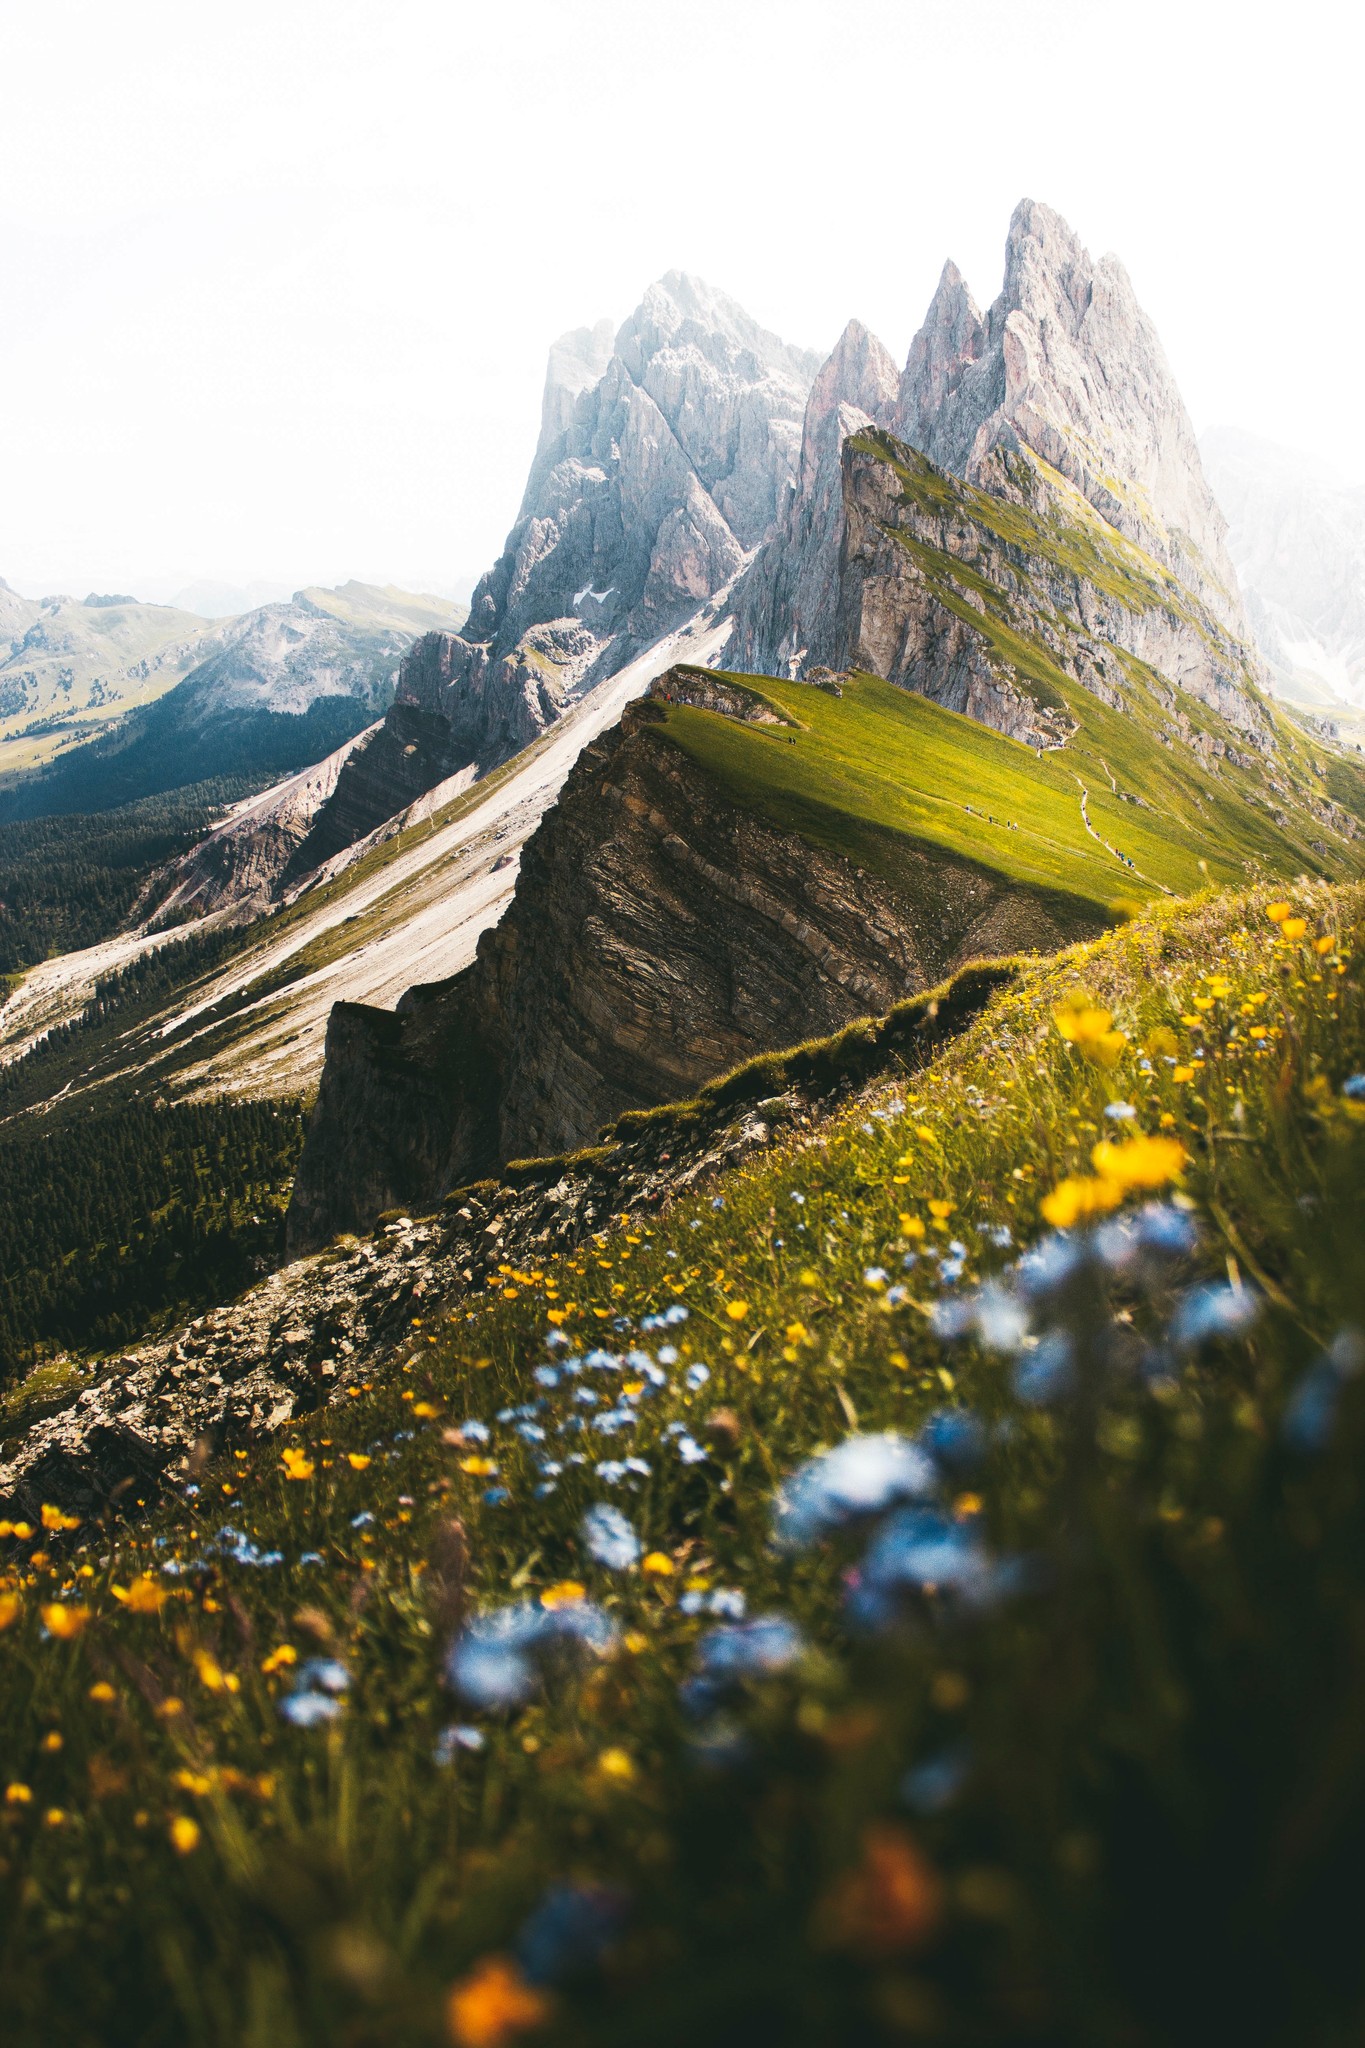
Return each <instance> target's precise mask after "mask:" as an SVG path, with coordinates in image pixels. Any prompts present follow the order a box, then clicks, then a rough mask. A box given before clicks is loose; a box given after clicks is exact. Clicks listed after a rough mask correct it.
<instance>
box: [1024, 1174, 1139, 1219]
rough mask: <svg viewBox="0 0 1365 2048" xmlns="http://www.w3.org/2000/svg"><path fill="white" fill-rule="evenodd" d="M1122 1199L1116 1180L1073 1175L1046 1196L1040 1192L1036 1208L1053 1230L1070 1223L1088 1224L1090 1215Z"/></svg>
mask: <svg viewBox="0 0 1365 2048" xmlns="http://www.w3.org/2000/svg"><path fill="white" fill-rule="evenodd" d="M1122 1200H1123V1189H1122V1188H1121V1187H1120V1186H1119V1184H1118V1182H1117V1181H1112V1180H1102V1179H1101V1180H1089V1179H1080V1178H1077V1177H1076V1176H1074V1175H1073V1176H1071V1177H1069V1178H1068V1179H1066V1180H1063V1181H1059V1182H1058V1183H1057V1185H1056V1187H1055V1188H1054V1189H1053V1190H1052V1193H1051V1194H1050V1195H1044V1196H1043V1199H1042V1201H1041V1203H1040V1204H1039V1207H1040V1208H1041V1210H1042V1212H1043V1218H1044V1220H1045V1221H1046V1222H1048V1223H1050V1224H1051V1225H1052V1226H1053V1228H1054V1230H1069V1229H1070V1228H1071V1226H1072V1224H1073V1223H1088V1222H1089V1221H1090V1218H1091V1217H1092V1216H1103V1215H1106V1214H1107V1213H1108V1211H1109V1210H1110V1209H1117V1207H1118V1205H1119V1203H1120V1202H1121V1201H1122Z"/></svg>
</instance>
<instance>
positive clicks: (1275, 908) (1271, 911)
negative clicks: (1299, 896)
mask: <svg viewBox="0 0 1365 2048" xmlns="http://www.w3.org/2000/svg"><path fill="white" fill-rule="evenodd" d="M1293 908H1294V906H1293V904H1292V903H1267V905H1266V907H1265V914H1266V916H1267V917H1268V918H1269V919H1270V922H1271V923H1272V924H1283V923H1284V921H1285V919H1286V918H1287V917H1288V916H1289V913H1290V911H1291V910H1292V909H1293Z"/></svg>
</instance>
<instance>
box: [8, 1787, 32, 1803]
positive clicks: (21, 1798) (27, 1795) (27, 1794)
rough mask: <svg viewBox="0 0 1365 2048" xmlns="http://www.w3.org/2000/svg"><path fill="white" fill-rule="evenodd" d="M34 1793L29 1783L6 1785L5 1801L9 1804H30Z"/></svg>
mask: <svg viewBox="0 0 1365 2048" xmlns="http://www.w3.org/2000/svg"><path fill="white" fill-rule="evenodd" d="M32 1800H33V1793H32V1791H31V1790H30V1788H29V1787H28V1786H27V1785H17V1784H16V1785H6V1787H5V1802H6V1804H7V1805H9V1806H29V1805H31V1804H32Z"/></svg>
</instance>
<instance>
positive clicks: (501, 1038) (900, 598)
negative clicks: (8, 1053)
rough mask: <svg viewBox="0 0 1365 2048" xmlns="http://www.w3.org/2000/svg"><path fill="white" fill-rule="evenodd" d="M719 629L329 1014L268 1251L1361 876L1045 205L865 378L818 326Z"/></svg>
mask: <svg viewBox="0 0 1365 2048" xmlns="http://www.w3.org/2000/svg"><path fill="white" fill-rule="evenodd" d="M992 364H994V369H992ZM1021 365H1022V368H1021V367H1020V366H1021ZM996 372H998V373H999V374H998V375H997V374H996ZM988 399H989V401H990V402H989V404H988V403H987V400H988ZM582 403H583V401H582V400H580V401H579V404H580V405H581V404H582ZM1087 408H1088V410H1087ZM973 421H975V424H974V425H972V422H973ZM887 422H894V424H895V426H896V428H897V431H896V432H894V433H893V432H892V431H891V430H890V427H889V426H888V424H887ZM969 426H971V431H970V433H968V431H967V430H968V427H969ZM907 428H909V429H913V431H914V433H915V435H916V436H917V438H918V441H919V442H920V443H921V444H925V443H927V444H928V445H929V448H931V449H937V450H938V451H939V456H940V457H943V456H948V455H951V456H952V458H953V461H954V463H955V465H956V467H954V468H948V467H946V466H945V465H944V462H943V461H942V460H941V459H937V458H935V456H934V455H933V454H931V453H929V452H926V449H925V448H924V447H923V446H914V445H911V444H910V442H909V441H908V440H907V439H905V438H902V436H904V435H905V433H906V432H907ZM1035 443H1036V444H1037V445H1035ZM1096 451H1100V452H1099V453H1098V454H1097V453H1096ZM1092 458H1093V459H1092ZM1120 460H1121V461H1122V462H1123V463H1125V464H1127V469H1126V470H1120V471H1119V472H1118V473H1115V470H1114V469H1113V468H1111V467H1110V466H1109V465H1110V464H1114V465H1117V464H1118V463H1119V462H1120ZM1059 464H1064V465H1065V466H1066V467H1065V470H1064V469H1063V468H1062V467H1059V466H1058V465H1059ZM478 603H479V599H478V598H477V597H476V609H477V606H478ZM732 608H733V612H734V621H735V622H734V627H733V631H732V633H731V636H730V640H729V643H728V647H727V649H726V653H725V655H724V657H723V659H724V665H725V668H726V669H727V670H729V671H731V673H730V674H729V675H728V676H727V675H725V674H718V673H716V672H707V671H703V670H698V669H695V668H690V669H688V668H675V669H674V670H673V671H671V672H670V673H669V674H667V675H665V676H663V677H661V678H659V679H657V680H656V681H655V682H654V683H653V684H651V687H650V691H649V699H648V701H647V702H646V703H645V704H644V705H641V706H636V707H634V708H632V709H628V710H627V712H626V715H625V717H624V718H623V720H622V723H621V725H620V726H619V728H618V729H617V730H616V731H615V732H614V733H611V734H608V735H605V736H604V737H603V738H602V739H601V740H600V741H598V742H596V743H595V744H594V745H593V746H591V747H590V748H588V749H587V750H586V751H585V752H584V754H583V755H582V757H581V758H580V760H579V761H578V763H577V765H576V766H575V768H574V770H573V772H572V773H571V775H570V776H569V779H568V781H567V782H566V784H565V786H564V790H563V793H562V795H561V797H560V800H559V803H558V805H557V806H556V808H555V809H554V810H553V811H552V812H550V813H549V814H548V815H547V816H546V818H545V820H544V822H543V824H542V825H541V827H540V829H539V831H538V832H537V833H536V834H535V836H534V837H533V838H532V839H531V841H530V843H529V844H528V846H527V848H526V851H525V853H524V855H523V858H522V865H521V873H520V876H519V879H518V883H517V889H516V894H515V897H514V899H513V903H512V907H511V909H510V911H509V912H508V913H507V915H506V917H505V918H504V920H503V921H502V923H501V924H500V925H499V926H498V927H497V929H495V930H489V931H487V932H486V933H485V934H484V936H483V938H482V939H481V940H480V942H479V948H478V957H477V960H476V961H475V963H474V964H473V965H471V966H470V967H469V968H468V969H466V970H464V972H462V973H461V974H460V975H458V976H456V977H455V978H453V979H452V980H450V981H448V982H445V983H442V984H437V985H434V986H433V985H426V986H418V987H414V988H412V989H410V990H409V991H408V993H407V994H406V995H405V996H404V998H403V999H402V1001H401V1002H400V1003H399V1005H398V1008H397V1011H396V1012H393V1013H390V1012H387V1011H386V1012H378V1011H376V1010H374V1009H371V1008H368V1007H365V1006H355V1005H349V1004H347V1005H339V1006H338V1008H337V1009H336V1010H335V1011H334V1012H333V1014H332V1019H331V1023H330V1025H329V1032H328V1049H327V1059H326V1063H325V1065H324V1070H323V1076H322V1082H321V1086H320V1090H319V1095H318V1101H317V1106H316V1109H315V1111H314V1115H313V1119H312V1122H311V1125H310V1128H309V1135H308V1138H307V1141H306V1145H305V1149H304V1153H303V1157H302V1159H301V1161H300V1165H299V1170H298V1175H297V1178H296V1182H295V1190H294V1198H293V1204H292V1208H291V1214H290V1237H291V1243H292V1244H294V1245H295V1246H296V1247H307V1246H311V1245H316V1244H318V1243H319V1242H321V1241H323V1240H324V1239H325V1238H326V1237H327V1236H329V1235H330V1234H332V1233H333V1232H334V1231H336V1230H337V1229H340V1228H352V1227H355V1226H356V1225H357V1224H360V1223H363V1222H365V1221H367V1220H368V1219H369V1218H371V1217H372V1216H373V1215H374V1214H375V1213H376V1211H377V1210H379V1209H383V1208H386V1207H389V1206H392V1205H394V1204H398V1205H402V1206H405V1207H414V1208H415V1207H421V1206H429V1205H430V1204H431V1202H432V1201H434V1200H435V1199H436V1198H437V1197H438V1196H439V1195H441V1194H443V1193H444V1192H445V1191H446V1190H447V1189H449V1188H452V1187H455V1186H458V1185H460V1184H461V1183H463V1182H465V1181H470V1180H473V1179H476V1178H479V1177H481V1176H483V1175H485V1174H487V1173H488V1172H490V1171H492V1170H494V1169H495V1168H496V1167H497V1166H499V1165H500V1164H501V1163H503V1162H505V1161H506V1160H507V1159H508V1158H509V1157H510V1156H512V1155H514V1154H517V1153H527V1152H537V1151H538V1152H548V1151H554V1150H568V1149H571V1148H572V1147H573V1146H575V1145H581V1144H583V1143H584V1142H586V1141H588V1140H590V1139H591V1138H592V1137H593V1135H594V1133H595V1132H596V1130H597V1128H598V1127H599V1126H600V1125H601V1123H602V1122H603V1121H604V1120H606V1119H607V1118H609V1117H612V1116H615V1115H618V1114H620V1113H621V1112H623V1111H625V1110H629V1109H632V1108H640V1107H644V1106H645V1105H646V1104H648V1103H650V1102H652V1101H656V1100H659V1099H672V1098H674V1097H676V1096H678V1095H680V1094H683V1093H685V1092H687V1091H688V1090H690V1089H693V1088H695V1087H696V1086H697V1085H698V1083H699V1082H700V1081H702V1080H704V1079H706V1078H707V1077H708V1076H709V1075H712V1074H714V1073H716V1072H717V1071H720V1070H722V1069H723V1068H724V1067H726V1066H727V1065H730V1064H733V1063H734V1062H735V1061H736V1060H738V1059H741V1058H743V1057H746V1056H752V1055H753V1054H755V1053H758V1052H761V1051H763V1050H764V1049H766V1048H768V1047H771V1046H776V1045H779V1044H782V1043H784V1042H786V1041H787V1040H789V1039H790V1038H791V1037H792V1036H793V1035H795V1034H796V1033H797V1032H798V1031H799V1030H801V1029H802V1023H801V1020H802V1019H803V1018H804V1019H807V1020H808V1026H809V1028H819V1029H826V1030H827V1029H831V1028H834V1027H835V1026H837V1025H839V1024H842V1023H849V1022H851V1021H852V1020H854V1019H855V1018H857V1017H858V1016H860V1015H862V1014H864V1013H865V1012H867V1011H868V1010H869V1009H871V1008H875V1007H884V1006H885V1005H886V1004H887V1003H889V1002H893V1001H895V1000H898V999H902V998H905V997H908V996H910V995H913V994H914V993H915V992H916V991H917V990H920V989H922V988H924V987H925V986H926V985H927V984H928V983H929V982H931V981H932V980H933V979H935V978H936V977H937V976H938V975H941V974H942V973H944V972H946V971H948V970H949V969H951V968H952V967H953V966H954V965H956V964H959V963H960V962H962V961H963V960H965V959H968V958H970V957H973V956H974V955H979V954H980V953H982V952H984V951H1005V950H1014V949H1020V948H1022V949H1029V950H1031V949H1039V948H1041V949H1043V950H1053V949H1055V948H1056V947H1057V946H1058V945H1060V944H1062V943H1063V942H1064V940H1065V938H1066V937H1068V936H1078V935H1081V934H1084V933H1087V932H1093V931H1096V930H1098V929H1099V928H1100V927H1101V926H1102V925H1103V924H1104V923H1106V922H1108V921H1111V920H1112V919H1113V918H1114V917H1115V916H1116V915H1121V914H1123V905H1124V903H1125V901H1127V902H1132V901H1135V900H1136V901H1141V900H1143V899H1146V898H1150V897H1152V896H1153V895H1156V894H1160V893H1165V894H1177V893H1180V894H1184V893H1188V892H1189V891H1190V890H1192V889H1196V888H1198V887H1199V886H1200V880H1201V876H1203V875H1208V876H1211V877H1213V878H1216V879H1222V880H1234V879H1240V878H1242V877H1244V876H1246V875H1248V874H1252V875H1255V874H1259V873H1264V872H1269V873H1279V874H1299V873H1305V872H1308V873H1317V874H1319V875H1323V876H1332V877H1340V876H1344V875H1350V874H1354V873H1356V872H1358V871H1359V869H1360V866H1361V862H1362V851H1361V841H1362V833H1361V824H1362V822H1363V821H1365V778H1362V777H1361V775H1360V773H1359V772H1358V770H1357V769H1356V768H1355V767H1354V765H1353V764H1351V763H1349V762H1348V761H1346V760H1345V759H1344V758H1343V757H1341V756H1340V755H1338V754H1337V753H1336V752H1335V751H1334V750H1330V749H1327V750H1324V751H1323V752H1322V753H1319V752H1318V751H1317V750H1310V749H1309V748H1308V747H1307V746H1306V745H1305V744H1304V741H1303V738H1302V736H1301V735H1300V734H1299V733H1297V732H1296V730H1295V729H1294V728H1293V727H1292V726H1290V725H1289V724H1288V723H1287V722H1286V721H1285V720H1283V719H1282V718H1280V717H1279V716H1278V715H1277V713H1276V711H1275V708H1274V705H1273V703H1272V702H1271V701H1270V700H1269V699H1268V698H1267V696H1266V694H1265V692H1264V690H1263V688H1262V676H1261V672H1260V669H1259V664H1258V661H1257V658H1256V655H1255V653H1254V650H1253V649H1252V648H1251V647H1250V646H1249V644H1248V643H1247V641H1246V640H1245V639H1244V638H1243V637H1242V633H1241V632H1240V631H1239V630H1238V622H1239V621H1240V609H1239V605H1238V600H1237V598H1236V595H1235V590H1234V585H1233V579H1232V572H1231V570H1230V568H1229V566H1228V565H1227V561H1226V554H1225V550H1224V545H1223V528H1222V523H1221V517H1220V515H1219V513H1218V511H1217V508H1216V506H1215V505H1214V502H1213V500H1212V497H1211V495H1210V493H1209V490H1208V486H1207V484H1206V482H1205V480H1204V477H1203V473H1202V470H1201V469H1200V467H1199V458H1198V451H1197V448H1196V446H1195V442H1194V438H1193V434H1192V433H1191V431H1190V429H1189V423H1188V419H1187V417H1186V415H1185V412H1184V408H1183V406H1182V405H1181V402H1180V399H1179V394H1178V392H1176V390H1175V387H1174V384H1173V383H1172V381H1171V378H1170V372H1169V369H1168V368H1167V366H1166V363H1165V358H1164V356H1163V355H1162V353H1161V350H1160V345H1159V343H1158V342H1157V339H1156V337H1155V334H1154V333H1153V331H1152V330H1151V327H1150V323H1148V322H1147V321H1146V318H1145V316H1144V315H1142V314H1141V311H1140V309H1138V308H1137V307H1136V304H1135V302H1134V301H1133V299H1132V294H1131V288H1129V287H1128V286H1127V283H1126V279H1125V278H1124V276H1123V273H1122V271H1121V269H1120V268H1119V266H1117V265H1116V264H1115V263H1114V262H1113V261H1112V259H1106V260H1105V262H1104V263H1102V264H1100V265H1091V264H1090V260H1089V258H1088V257H1086V256H1085V252H1084V251H1083V250H1081V249H1080V246H1079V244H1078V243H1077V242H1076V241H1075V238H1074V237H1073V236H1072V235H1071V233H1070V230H1069V229H1067V228H1066V227H1065V224H1064V223H1062V222H1060V221H1059V220H1058V219H1057V217H1056V216H1055V215H1053V214H1051V213H1049V212H1048V210H1047V209H1045V208H1040V207H1037V206H1034V205H1032V204H1031V203H1029V202H1025V203H1024V204H1023V205H1022V206H1021V207H1020V208H1019V209H1017V211H1016V213H1015V216H1014V219H1013V221H1012V223H1011V228H1010V237H1009V243H1008V249H1007V272H1006V287H1005V291H1004V293H1002V297H1001V300H1000V301H997V305H996V306H995V307H994V308H992V310H991V313H990V314H989V315H988V316H986V318H985V319H984V320H983V319H981V318H980V317H979V316H977V315H976V314H975V312H974V310H973V309H972V307H971V302H970V300H969V298H968V297H967V296H966V295H965V288H964V287H962V286H961V281H960V279H956V277H955V274H951V275H948V277H947V283H946V286H945V285H944V284H941V285H940V288H939V291H938V293H937V294H936V297H935V302H934V304H933V305H932V306H931V308H930V312H929V315H928V318H927V320H926V322H925V325H924V327H923V328H922V329H921V331H920V333H919V335H917V336H916V339H915V342H914V343H913V344H912V347H911V351H910V358H909V362H908V364H907V367H906V370H905V372H904V373H903V374H902V376H901V377H900V378H899V379H897V377H896V375H895V371H894V366H893V364H892V363H891V361H890V358H889V357H888V356H887V354H886V352H885V350H884V349H882V348H881V346H880V344H879V343H877V342H876V341H875V338H874V337H872V336H871V335H870V334H868V333H867V332H866V330H865V329H863V328H862V327H861V326H859V325H858V324H857V323H856V322H855V323H852V324H851V325H850V326H849V327H848V328H847V329H846V330H845V333H844V335H843V336H842V337H841V339H840V342H839V343H838V345H837V347H836V349H835V351H834V353H833V355H832V356H831V357H830V359H829V361H828V362H827V363H826V364H824V365H823V366H822V367H821V369H820V371H819V372H818V374H817V375H816V376H815V378H814V379H813V380H812V384H811V389H810V393H809V397H808V402H807V406H806V411H805V416H804V421H803V428H802V440H801V449H800V457H799V461H797V462H794V463H793V465H792V475H791V478H790V481H789V483H788V484H787V486H786V488H785V491H784V493H783V495H782V497H781V498H780V499H779V500H778V502H777V507H776V518H775V521H774V525H773V528H772V531H771V532H770V535H769V537H768V539H767V541H766V542H765V544H764V545H763V547H762V548H761V549H760V550H759V552H758V554H757V557H756V559H755V560H753V562H752V563H751V565H750V566H749V568H748V569H747V572H746V573H745V574H744V575H743V576H742V578H741V580H740V581H739V583H738V585H737V587H736V589H735V591H734V593H733V597H732ZM778 679H785V680H782V681H779V680H778ZM397 713H398V707H396V709H395V713H394V714H392V715H391V716H395V717H396V716H397ZM359 758H360V756H359V755H357V756H355V757H353V764H354V762H355V761H357V760H358V759H359Z"/></svg>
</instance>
